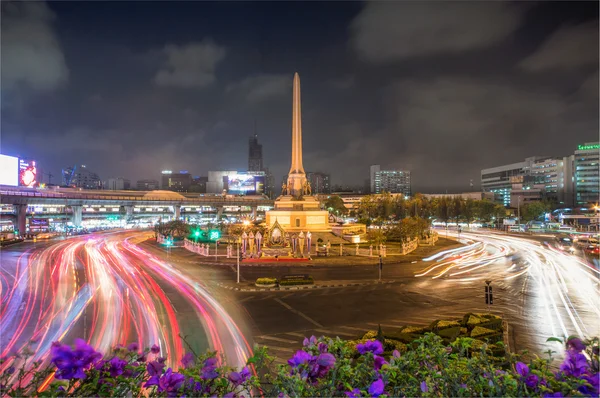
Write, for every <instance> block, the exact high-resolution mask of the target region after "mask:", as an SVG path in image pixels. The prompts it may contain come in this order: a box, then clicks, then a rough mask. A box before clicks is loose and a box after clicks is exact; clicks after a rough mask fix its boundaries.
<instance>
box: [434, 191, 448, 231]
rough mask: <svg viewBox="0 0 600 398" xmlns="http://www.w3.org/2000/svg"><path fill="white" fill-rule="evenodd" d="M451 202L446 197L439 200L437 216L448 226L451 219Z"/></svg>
mask: <svg viewBox="0 0 600 398" xmlns="http://www.w3.org/2000/svg"><path fill="white" fill-rule="evenodd" d="M448 202H449V200H448V198H446V197H442V198H439V199H438V201H437V206H436V216H437V218H439V219H440V220H442V221H443V222H444V223H445V224H446V225H448V220H449V219H450V206H449V203H448Z"/></svg>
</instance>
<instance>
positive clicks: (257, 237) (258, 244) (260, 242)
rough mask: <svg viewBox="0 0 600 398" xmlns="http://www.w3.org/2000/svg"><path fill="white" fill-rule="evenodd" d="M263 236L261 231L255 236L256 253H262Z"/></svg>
mask: <svg viewBox="0 0 600 398" xmlns="http://www.w3.org/2000/svg"><path fill="white" fill-rule="evenodd" d="M262 238H263V237H262V235H261V233H260V231H258V232H257V233H256V235H254V239H255V240H256V252H257V253H260V249H261V244H262Z"/></svg>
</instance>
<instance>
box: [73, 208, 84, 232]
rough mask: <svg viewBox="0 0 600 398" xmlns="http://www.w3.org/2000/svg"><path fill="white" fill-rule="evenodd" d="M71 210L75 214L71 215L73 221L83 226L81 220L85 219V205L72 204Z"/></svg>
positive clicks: (77, 225) (76, 224) (74, 223)
mask: <svg viewBox="0 0 600 398" xmlns="http://www.w3.org/2000/svg"><path fill="white" fill-rule="evenodd" d="M71 210H72V211H73V214H72V215H71V222H72V223H73V225H74V226H76V227H81V222H82V221H83V206H81V205H74V206H71Z"/></svg>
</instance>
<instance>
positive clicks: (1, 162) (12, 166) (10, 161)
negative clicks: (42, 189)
mask: <svg viewBox="0 0 600 398" xmlns="http://www.w3.org/2000/svg"><path fill="white" fill-rule="evenodd" d="M0 185H10V186H13V187H16V186H18V185H19V158H16V157H14V156H7V155H1V154H0Z"/></svg>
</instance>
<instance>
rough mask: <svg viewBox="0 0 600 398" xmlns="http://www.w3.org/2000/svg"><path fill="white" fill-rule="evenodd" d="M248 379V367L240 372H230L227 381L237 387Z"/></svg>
mask: <svg viewBox="0 0 600 398" xmlns="http://www.w3.org/2000/svg"><path fill="white" fill-rule="evenodd" d="M249 377H250V370H249V369H248V367H247V366H246V367H244V368H243V369H242V371H241V372H231V373H230V374H229V380H230V381H231V382H232V383H233V384H234V385H235V386H238V385H240V384H242V383H243V382H245V381H246V380H248V378H249Z"/></svg>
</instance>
